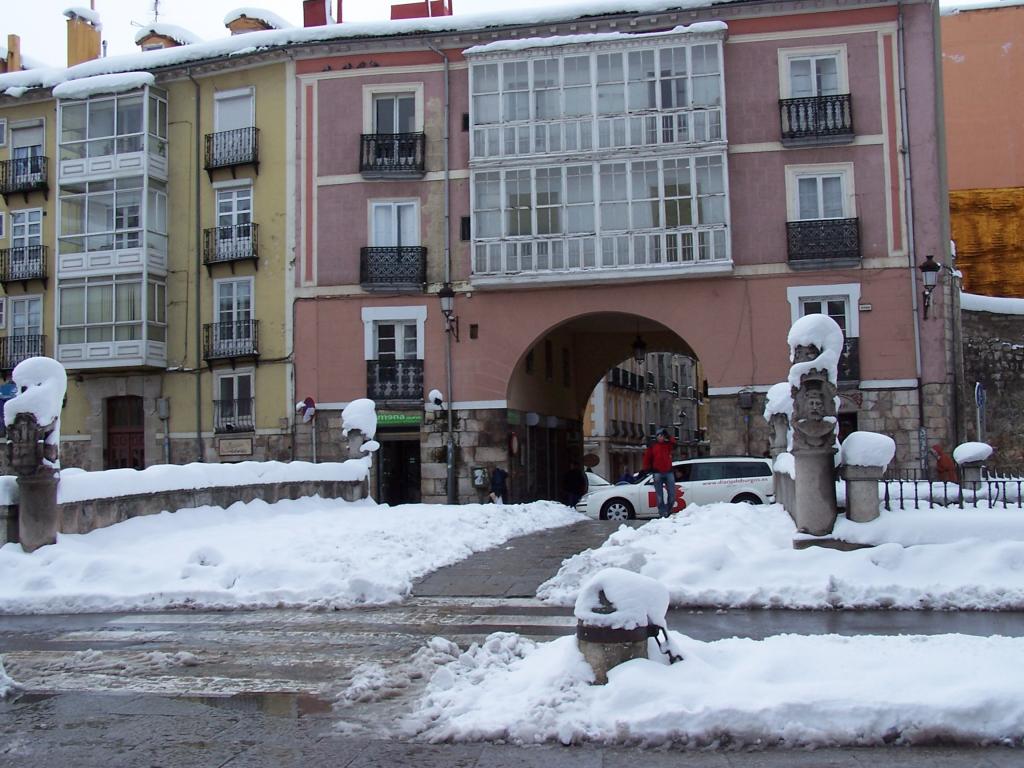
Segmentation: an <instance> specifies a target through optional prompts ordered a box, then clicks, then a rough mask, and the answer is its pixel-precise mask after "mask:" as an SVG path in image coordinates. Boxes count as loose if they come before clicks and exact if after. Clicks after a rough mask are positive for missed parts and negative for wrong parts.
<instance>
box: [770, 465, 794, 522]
mask: <svg viewBox="0 0 1024 768" xmlns="http://www.w3.org/2000/svg"><path fill="white" fill-rule="evenodd" d="M772 484H773V486H774V490H775V502H776V503H777V504H781V505H782V507H783V509H785V510H786V511H787V512H789V513H790V515H792V514H793V508H794V505H795V500H796V464H795V462H794V461H793V454H792V453H789V452H786V453H780V454H779V455H778V456H776V457H775V461H774V462H773V463H772Z"/></svg>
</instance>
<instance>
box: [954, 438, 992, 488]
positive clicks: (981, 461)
mask: <svg viewBox="0 0 1024 768" xmlns="http://www.w3.org/2000/svg"><path fill="white" fill-rule="evenodd" d="M991 455H992V446H991V445H989V444H988V443H961V444H960V445H958V446H957V447H956V448H954V449H953V461H955V462H956V463H957V465H958V466H959V467H960V481H961V482H962V483H965V484H969V483H980V482H981V470H982V469H983V468H984V466H985V462H986V461H988V457H989V456H991Z"/></svg>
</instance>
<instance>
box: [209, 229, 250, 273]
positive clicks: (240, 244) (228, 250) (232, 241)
mask: <svg viewBox="0 0 1024 768" xmlns="http://www.w3.org/2000/svg"><path fill="white" fill-rule="evenodd" d="M258 258H259V225H258V224H252V223H250V224H231V225H230V226H226V227H210V228H209V229H204V230H203V263H204V264H205V265H206V266H207V267H209V266H210V265H211V264H223V263H228V262H232V263H233V262H236V261H244V260H246V259H252V260H254V261H255V260H256V259H258Z"/></svg>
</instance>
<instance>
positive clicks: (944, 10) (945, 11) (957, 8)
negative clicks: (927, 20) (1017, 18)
mask: <svg viewBox="0 0 1024 768" xmlns="http://www.w3.org/2000/svg"><path fill="white" fill-rule="evenodd" d="M1022 5H1024V0H985V1H984V2H978V3H975V2H971V0H965V1H964V2H952V3H942V4H941V6H940V8H941V10H940V13H941V14H942V15H943V16H955V15H956V14H958V13H964V12H965V11H986V10H992V9H995V8H1012V7H1018V8H1019V7H1020V6H1022Z"/></svg>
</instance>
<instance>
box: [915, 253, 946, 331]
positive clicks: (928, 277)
mask: <svg viewBox="0 0 1024 768" xmlns="http://www.w3.org/2000/svg"><path fill="white" fill-rule="evenodd" d="M917 268H918V269H919V270H921V282H922V283H923V284H924V302H923V306H922V309H923V311H924V319H925V320H927V319H928V308H929V307H930V306H931V305H932V291H934V290H935V286H936V285H938V283H939V272H940V271H942V265H941V264H939V263H938V262H937V261H935V256H934V254H931V253H929V254H928V255H927V256H925V258H924V261H923V262H921V263H920V264H919V265H918V267H917Z"/></svg>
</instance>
